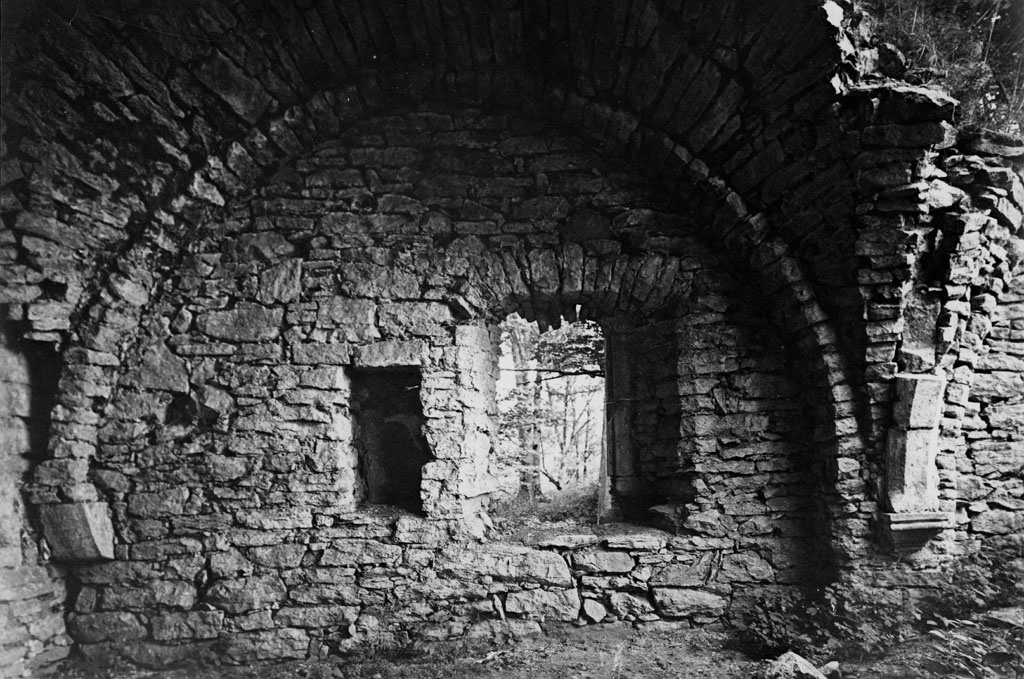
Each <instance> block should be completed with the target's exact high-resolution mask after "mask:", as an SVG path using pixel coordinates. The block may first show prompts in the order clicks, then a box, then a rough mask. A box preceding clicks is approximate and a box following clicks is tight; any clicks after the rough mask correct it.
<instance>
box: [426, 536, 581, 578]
mask: <svg viewBox="0 0 1024 679" xmlns="http://www.w3.org/2000/svg"><path fill="white" fill-rule="evenodd" d="M436 568H437V570H438V571H439V572H450V573H452V574H453V575H455V576H457V577H466V578H478V577H483V576H489V577H492V578H494V579H495V580H505V581H513V582H536V583H538V584H542V585H554V586H556V587H568V586H570V585H571V584H572V577H571V575H570V573H569V566H568V564H566V562H565V559H563V558H562V557H560V556H559V555H558V554H554V553H552V552H542V551H538V550H534V549H529V548H528V547H519V546H516V545H502V544H493V545H484V546H482V547H481V548H479V549H477V550H472V551H471V550H466V549H464V548H459V547H455V548H447V549H445V550H444V551H443V552H442V553H441V554H440V555H439V556H438V559H437V565H436Z"/></svg>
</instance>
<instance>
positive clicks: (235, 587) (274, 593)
mask: <svg viewBox="0 0 1024 679" xmlns="http://www.w3.org/2000/svg"><path fill="white" fill-rule="evenodd" d="M286 595H287V590H286V589H285V586H284V583H283V582H281V578H279V577H277V576H276V575H261V576H255V577H251V578H240V579H237V580H222V581H220V582H215V583H214V584H213V586H212V587H210V589H209V590H208V591H207V593H206V600H207V602H209V603H210V604H213V605H214V606H216V607H217V608H220V609H222V610H225V611H227V612H228V613H232V614H235V613H245V612H247V611H254V610H257V609H260V608H266V607H268V606H272V605H274V604H277V603H280V602H281V601H284V598H285V596H286Z"/></svg>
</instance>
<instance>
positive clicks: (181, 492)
mask: <svg viewBox="0 0 1024 679" xmlns="http://www.w3.org/2000/svg"><path fill="white" fill-rule="evenodd" d="M187 499H188V490H187V489H186V488H171V489H170V490H165V491H160V492H157V493H135V494H134V495H132V497H131V500H129V502H128V512H129V513H130V514H133V515H135V516H142V517H154V516H167V515H178V514H181V511H182V508H183V507H184V506H185V500H187Z"/></svg>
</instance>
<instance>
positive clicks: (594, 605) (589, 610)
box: [583, 599, 608, 622]
mask: <svg viewBox="0 0 1024 679" xmlns="http://www.w3.org/2000/svg"><path fill="white" fill-rule="evenodd" d="M583 615H584V616H585V617H586V618H587V620H590V621H591V622H601V621H602V620H604V619H605V618H606V617H608V609H607V608H605V607H604V604H602V603H600V602H599V601H594V600H593V599H584V600H583Z"/></svg>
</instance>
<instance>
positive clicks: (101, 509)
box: [39, 502, 114, 561]
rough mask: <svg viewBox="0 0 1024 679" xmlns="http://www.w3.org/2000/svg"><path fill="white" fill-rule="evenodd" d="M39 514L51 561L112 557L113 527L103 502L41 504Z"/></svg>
mask: <svg viewBox="0 0 1024 679" xmlns="http://www.w3.org/2000/svg"><path fill="white" fill-rule="evenodd" d="M39 514H40V518H41V519H42V522H43V535H44V536H45V537H46V541H47V543H48V544H49V545H50V552H51V554H52V555H53V559H54V560H55V561H99V560H106V559H113V558H114V527H113V524H111V522H110V514H109V511H108V508H107V503H105V502H76V503H73V504H55V505H42V506H41V507H40V508H39Z"/></svg>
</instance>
